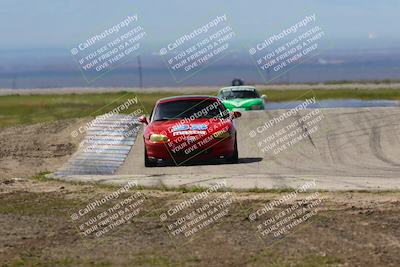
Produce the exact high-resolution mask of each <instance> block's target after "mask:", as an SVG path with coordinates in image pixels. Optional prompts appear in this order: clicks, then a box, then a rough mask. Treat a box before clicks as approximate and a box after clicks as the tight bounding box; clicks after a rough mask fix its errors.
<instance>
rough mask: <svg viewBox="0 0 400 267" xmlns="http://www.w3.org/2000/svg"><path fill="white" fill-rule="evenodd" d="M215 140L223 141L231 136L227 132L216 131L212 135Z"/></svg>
mask: <svg viewBox="0 0 400 267" xmlns="http://www.w3.org/2000/svg"><path fill="white" fill-rule="evenodd" d="M212 136H213V137H214V138H215V139H225V138H228V137H230V136H231V133H230V132H229V131H227V130H222V131H218V132H215V133H213V135H212Z"/></svg>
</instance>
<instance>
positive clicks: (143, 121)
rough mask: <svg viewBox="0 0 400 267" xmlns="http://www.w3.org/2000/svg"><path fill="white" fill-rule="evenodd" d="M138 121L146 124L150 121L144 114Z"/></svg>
mask: <svg viewBox="0 0 400 267" xmlns="http://www.w3.org/2000/svg"><path fill="white" fill-rule="evenodd" d="M138 121H139V122H141V123H143V124H146V125H147V124H149V121H148V120H147V118H146V116H144V115H142V116H140V117H139V119H138Z"/></svg>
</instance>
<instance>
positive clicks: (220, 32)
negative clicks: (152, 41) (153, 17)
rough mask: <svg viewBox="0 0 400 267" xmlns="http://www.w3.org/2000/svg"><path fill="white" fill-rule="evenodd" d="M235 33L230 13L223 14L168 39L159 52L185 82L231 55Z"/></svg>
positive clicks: (178, 79) (173, 72) (176, 77)
mask: <svg viewBox="0 0 400 267" xmlns="http://www.w3.org/2000/svg"><path fill="white" fill-rule="evenodd" d="M235 37H236V33H235V32H234V30H233V29H232V26H231V25H230V23H229V20H228V16H227V15H226V14H221V15H217V16H215V17H214V18H211V19H210V21H208V22H207V23H205V24H203V25H201V26H199V27H196V28H195V29H193V31H191V32H187V33H184V34H183V35H181V36H180V37H178V38H177V39H175V40H173V41H172V42H170V43H168V44H167V45H166V46H165V47H162V48H161V49H160V51H159V53H160V55H161V56H162V58H163V59H164V61H165V62H166V64H167V67H168V68H169V69H170V72H171V74H172V76H173V78H174V79H175V81H176V82H177V83H181V82H182V81H184V80H185V79H187V78H189V77H191V76H193V75H194V74H195V73H197V72H199V71H200V70H203V69H204V68H205V67H207V66H208V65H210V64H212V63H213V62H215V61H217V60H218V59H220V58H222V57H223V56H225V55H227V53H228V52H229V50H230V49H231V46H232V42H233V41H234V40H235Z"/></svg>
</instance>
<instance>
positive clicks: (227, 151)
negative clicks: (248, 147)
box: [139, 96, 241, 167]
mask: <svg viewBox="0 0 400 267" xmlns="http://www.w3.org/2000/svg"><path fill="white" fill-rule="evenodd" d="M240 116H241V114H240V112H237V111H236V112H232V113H229V111H228V110H227V109H226V108H225V107H224V105H223V104H222V103H221V101H220V100H219V99H218V98H216V97H212V96H176V97H169V98H163V99H160V100H158V101H157V103H156V105H155V107H154V109H153V111H152V112H151V115H150V118H149V120H148V119H147V118H146V117H144V116H142V117H140V118H139V121H141V122H142V123H144V124H145V127H144V133H143V140H144V163H145V166H146V167H153V166H156V165H157V162H158V161H162V160H165V161H173V162H175V163H176V164H177V163H178V162H180V163H183V162H185V161H188V160H190V159H211V158H223V159H225V160H226V161H227V162H229V163H235V162H237V161H238V148H237V137H236V128H235V125H234V123H233V119H234V118H238V117H240Z"/></svg>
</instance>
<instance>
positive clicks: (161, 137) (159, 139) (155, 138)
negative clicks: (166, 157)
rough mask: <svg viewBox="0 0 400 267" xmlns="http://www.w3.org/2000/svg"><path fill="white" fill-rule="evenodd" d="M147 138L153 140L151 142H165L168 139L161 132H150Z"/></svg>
mask: <svg viewBox="0 0 400 267" xmlns="http://www.w3.org/2000/svg"><path fill="white" fill-rule="evenodd" d="M149 139H150V141H153V142H167V141H168V137H167V136H166V135H163V134H151V135H150V138H149Z"/></svg>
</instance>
